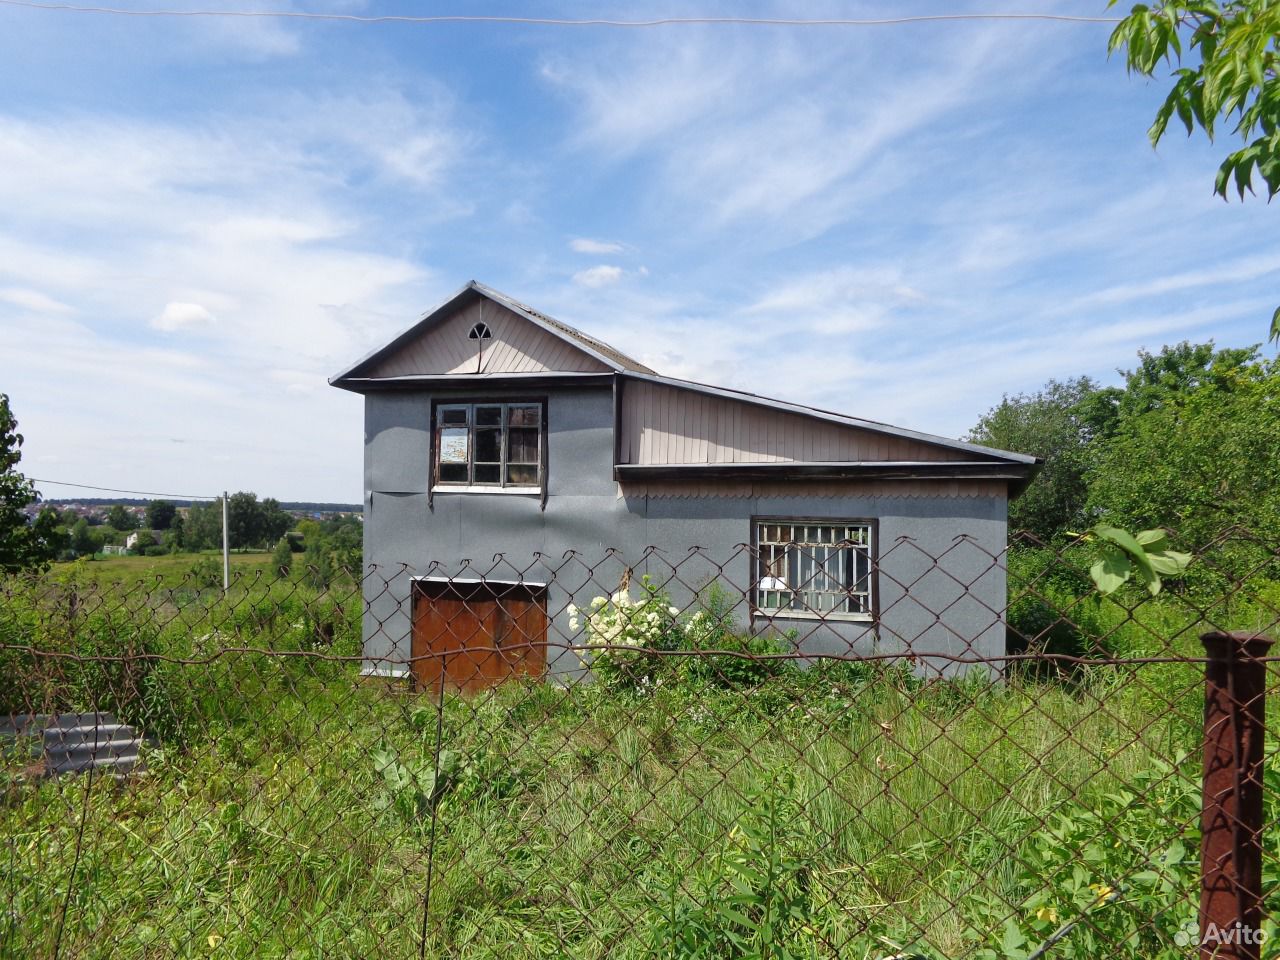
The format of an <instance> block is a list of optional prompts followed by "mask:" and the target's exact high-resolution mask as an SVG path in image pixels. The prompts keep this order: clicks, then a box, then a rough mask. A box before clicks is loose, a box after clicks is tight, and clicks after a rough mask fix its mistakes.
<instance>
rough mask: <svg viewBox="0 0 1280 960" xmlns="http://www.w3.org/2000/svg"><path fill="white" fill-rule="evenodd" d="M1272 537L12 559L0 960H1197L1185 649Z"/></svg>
mask: <svg viewBox="0 0 1280 960" xmlns="http://www.w3.org/2000/svg"><path fill="white" fill-rule="evenodd" d="M1278 546H1280V545H1277V544H1275V543H1270V542H1267V541H1265V540H1263V539H1260V538H1258V537H1255V536H1252V535H1250V534H1249V533H1248V532H1246V531H1242V530H1230V531H1226V532H1224V533H1223V534H1222V536H1220V537H1218V538H1217V539H1215V540H1214V541H1213V542H1212V543H1209V544H1204V545H1201V548H1200V549H1199V550H1198V551H1197V552H1196V556H1195V559H1194V561H1193V563H1192V565H1191V567H1190V568H1189V570H1188V573H1187V575H1186V577H1184V578H1183V579H1181V580H1178V581H1175V582H1171V583H1166V584H1165V590H1164V591H1163V592H1162V593H1161V594H1160V595H1159V596H1156V597H1152V596H1150V595H1148V594H1147V593H1146V592H1145V591H1143V590H1141V589H1140V588H1138V587H1136V586H1133V585H1130V586H1126V587H1125V588H1123V589H1122V590H1120V591H1119V592H1117V593H1116V594H1114V595H1112V596H1111V597H1106V598H1104V597H1100V596H1099V595H1098V594H1097V593H1096V591H1094V589H1093V588H1092V584H1091V582H1090V580H1089V577H1088V565H1089V563H1091V562H1092V559H1093V558H1092V557H1091V556H1090V554H1089V553H1088V550H1087V548H1082V547H1070V548H1066V549H1063V550H1058V549H1052V548H1049V547H1047V546H1044V545H1040V544H1036V543H1032V542H1019V543H1018V544H1017V545H1016V546H1015V547H1014V549H1013V550H1012V551H1011V552H1009V553H1008V554H1005V553H1001V554H999V555H990V554H986V553H983V552H982V548H981V547H980V546H979V545H977V544H975V543H974V542H973V541H971V540H968V539H967V538H958V539H957V540H956V541H955V543H954V545H953V546H952V547H951V548H949V549H948V550H947V551H943V552H941V553H940V554H938V555H930V554H927V553H925V552H924V551H923V550H921V549H920V547H919V546H918V545H916V544H915V543H914V542H913V541H910V540H902V541H899V542H897V543H894V544H886V545H881V547H880V550H879V555H878V556H871V555H870V554H869V553H866V554H865V555H866V556H867V558H868V565H867V566H865V567H858V565H857V563H856V562H854V561H855V559H856V558H853V553H852V552H850V551H852V550H853V547H852V546H850V545H849V544H846V543H842V542H840V541H836V542H833V543H831V544H830V545H829V546H828V547H827V548H826V549H825V550H818V549H817V548H815V547H813V546H812V545H806V546H804V547H794V546H793V548H790V549H792V552H791V553H790V554H789V555H787V557H786V558H785V562H786V563H788V564H790V567H789V568H788V572H787V576H786V577H782V576H780V575H779V566H778V565H779V564H780V563H783V562H784V560H783V559H780V555H779V554H778V553H777V551H775V552H774V553H773V554H771V555H770V556H764V555H762V554H761V553H760V552H759V551H760V549H761V548H755V547H748V546H745V545H744V546H742V547H740V548H739V549H738V551H737V552H736V553H735V554H734V555H733V556H711V555H708V554H707V553H706V552H704V551H701V550H693V551H691V552H690V553H688V554H687V555H681V556H672V555H669V554H667V553H664V552H662V551H658V550H646V551H643V552H641V553H640V554H638V555H634V556H628V555H624V554H622V553H620V552H617V551H607V552H605V553H603V554H599V555H596V556H588V555H585V554H577V553H570V554H566V555H564V556H556V557H548V556H533V557H514V556H497V557H492V558H488V559H486V560H485V561H483V562H480V561H473V562H469V563H466V564H463V565H461V566H455V567H452V568H446V567H445V566H443V565H433V566H432V567H431V568H429V569H415V568H412V567H409V566H400V567H395V568H386V567H377V568H370V569H368V570H366V571H363V572H362V573H359V574H356V575H351V574H342V573H339V574H338V575H336V576H329V575H328V574H327V572H323V571H317V570H302V569H295V570H293V571H291V572H278V571H274V572H268V571H267V570H266V569H265V568H264V569H263V570H259V571H258V572H252V573H241V574H238V575H237V577H236V578H235V580H234V582H233V583H232V585H231V588H230V590H228V591H227V592H226V593H225V594H224V592H223V591H222V589H221V584H220V583H219V582H218V579H217V577H216V576H213V577H210V571H208V570H206V569H204V568H202V567H201V566H199V565H197V566H196V567H194V568H192V570H191V571H189V572H186V571H184V572H182V573H179V574H165V575H161V576H156V577H153V578H152V579H150V580H144V581H141V582H137V581H135V582H127V583H98V582H95V581H94V579H93V570H94V565H93V564H87V565H82V566H79V567H75V568H72V569H69V570H68V569H60V570H59V571H58V572H57V573H54V574H46V575H40V576H32V577H25V578H14V579H10V580H8V581H6V582H5V583H4V586H3V595H2V596H0V603H2V606H0V698H2V699H3V704H0V722H3V723H4V724H5V730H4V741H3V743H4V748H5V753H4V776H5V780H4V790H3V806H2V807H0V836H3V839H4V844H5V848H4V851H3V857H4V865H3V870H2V873H3V877H4V879H3V881H2V896H3V903H2V904H0V909H2V910H3V913H2V914H0V956H4V957H40V958H43V957H68V958H69V957H112V958H115V957H138V958H143V957H146V958H152V957H173V956H181V957H189V956H202V957H203V956H218V957H223V956H225V957H361V958H363V957H407V958H409V957H421V956H425V957H467V958H481V957H495V958H502V960H516V958H526V957H527V958H533V957H574V958H597V957H598V958H604V957H609V958H631V957H635V958H642V957H645V958H649V957H652V958H657V957H670V958H694V957H706V958H734V957H741V958H747V957H761V958H764V957H769V958H784V957H797V958H798V957H805V958H809V957H839V958H847V957H852V958H886V957H894V958H899V957H901V958H907V957H921V958H938V960H940V958H1010V960H1027V958H1031V957H1054V958H1059V957H1062V958H1065V957H1074V958H1102V957H1106V958H1142V960H1148V958H1175V957H1177V958H1183V957H1190V956H1195V955H1197V951H1198V949H1199V946H1198V944H1199V943H1200V939H1201V931H1200V930H1199V927H1198V925H1197V915H1198V910H1199V906H1200V898H1201V880H1200V875H1201V867H1200V845H1201V833H1200V831H1201V812H1202V811H1201V789H1202V781H1201V773H1202V771H1201V764H1202V756H1203V754H1204V744H1205V662H1206V661H1205V650H1204V647H1203V646H1202V645H1201V643H1200V640H1199V637H1200V635H1201V634H1202V633H1204V632H1206V631H1209V630H1213V629H1221V630H1245V631H1251V632H1253V633H1257V634H1268V633H1271V634H1274V632H1275V629H1276V626H1277V623H1280V550H1278V549H1277V547H1278ZM787 549H788V548H787V547H785V545H784V547H783V553H785V552H786V550H787ZM806 551H808V553H807V554H806ZM961 556H963V562H958V559H959V558H961ZM979 561H980V562H979ZM850 563H852V566H845V567H841V568H840V569H841V570H842V571H844V572H842V573H838V574H837V573H835V572H833V570H834V569H835V567H834V566H833V565H838V564H850ZM802 571H803V573H802ZM850 571H852V572H850ZM958 571H963V572H958ZM1006 582H1007V596H1008V598H1009V599H1008V602H1007V603H992V602H991V601H990V599H989V598H990V597H991V596H993V595H998V596H1002V597H1003V596H1005V595H1006V589H1005V588H1003V587H1002V584H1004V583H1006ZM978 583H981V584H982V585H983V586H982V588H981V589H978V587H977V586H976V584H978ZM1253 655H1255V656H1262V655H1261V653H1260V652H1259V651H1258V650H1254V653H1253ZM1262 660H1263V662H1264V663H1265V671H1266V673H1265V676H1266V686H1268V687H1270V686H1274V679H1275V675H1274V663H1273V662H1272V661H1271V659H1270V657H1269V656H1262ZM1233 689H1234V688H1233ZM1250 696H1254V694H1250ZM1273 729H1274V728H1273V727H1269V728H1268V732H1270V731H1271V730H1273ZM1274 749H1275V745H1274V743H1273V742H1272V741H1271V739H1268V741H1267V743H1266V744H1265V753H1266V755H1267V756H1268V757H1270V755H1271V753H1272V752H1273V750H1274ZM1242 764H1243V761H1239V762H1236V766H1235V769H1236V779H1237V781H1238V780H1239V770H1240V769H1243V766H1242ZM1248 775H1249V776H1255V775H1256V771H1254V772H1252V773H1249V774H1248ZM1265 776H1266V777H1267V785H1268V787H1270V786H1271V785H1272V784H1273V783H1277V782H1276V781H1273V780H1272V779H1271V778H1272V777H1273V773H1272V772H1271V771H1268V772H1267V773H1266V774H1265ZM1277 785H1280V783H1277ZM1264 793H1265V796H1264V799H1263V804H1264V810H1263V815H1262V822H1263V824H1264V828H1265V829H1264V831H1263V834H1262V849H1261V856H1262V866H1263V873H1264V878H1265V886H1264V897H1265V898H1266V900H1265V902H1264V903H1263V909H1264V913H1267V914H1269V913H1271V912H1273V911H1272V910H1271V909H1270V908H1273V907H1275V906H1276V905H1277V904H1276V903H1275V902H1274V900H1275V897H1276V887H1275V878H1276V870H1277V857H1276V852H1277V846H1276V844H1277V837H1280V831H1277V830H1275V829H1274V827H1275V820H1276V817H1277V815H1278V814H1280V799H1278V798H1280V791H1277V790H1274V789H1267V790H1266V791H1264ZM1236 826H1238V825H1236ZM1238 832H1239V831H1238V830H1237V833H1238ZM1253 839H1256V837H1254V838H1253ZM1249 840H1250V838H1249V837H1245V838H1244V841H1242V842H1248V841H1249ZM1269 931H1270V927H1269V925H1268V926H1265V927H1264V929H1263V936H1265V935H1266V933H1268V932H1269ZM1266 949H1267V948H1266V947H1265V946H1264V947H1263V950H1264V955H1265V950H1266ZM1224 955H1231V956H1235V954H1224ZM1242 955H1243V954H1242Z"/></svg>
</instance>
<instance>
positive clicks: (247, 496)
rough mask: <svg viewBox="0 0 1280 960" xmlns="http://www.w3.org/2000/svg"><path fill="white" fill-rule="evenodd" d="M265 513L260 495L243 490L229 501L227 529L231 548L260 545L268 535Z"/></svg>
mask: <svg viewBox="0 0 1280 960" xmlns="http://www.w3.org/2000/svg"><path fill="white" fill-rule="evenodd" d="M265 519H266V518H265V514H264V512H263V509H262V504H261V503H259V502H258V495H257V494H256V493H251V492H250V491H248V490H241V491H239V492H237V493H233V494H232V495H231V499H230V500H228V501H227V531H228V535H229V536H230V539H231V549H233V550H248V549H249V548H250V547H253V546H258V545H260V544H261V543H262V542H263V540H264V539H265V537H266V523H265Z"/></svg>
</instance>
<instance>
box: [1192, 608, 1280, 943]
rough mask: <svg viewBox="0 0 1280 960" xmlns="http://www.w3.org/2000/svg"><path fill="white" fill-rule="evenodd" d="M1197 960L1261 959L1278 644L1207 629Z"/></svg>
mask: <svg viewBox="0 0 1280 960" xmlns="http://www.w3.org/2000/svg"><path fill="white" fill-rule="evenodd" d="M1200 640H1201V642H1202V643H1203V644H1204V648H1205V653H1206V655H1207V658H1208V662H1207V663H1206V664H1205V699H1204V775H1203V780H1202V790H1203V805H1202V807H1201V812H1200V829H1201V839H1200V875H1201V879H1200V884H1201V885H1200V957H1201V958H1202V960H1210V958H1213V960H1258V957H1259V955H1260V954H1261V939H1260V937H1259V933H1260V931H1261V929H1262V827H1263V824H1262V763H1263V760H1262V741H1263V736H1264V733H1265V718H1264V714H1265V709H1266V676H1267V665H1266V663H1265V662H1264V661H1262V660H1261V659H1260V658H1261V657H1264V656H1266V654H1267V651H1268V650H1269V649H1270V647H1271V644H1272V643H1273V641H1272V639H1271V638H1270V637H1266V636H1263V635H1261V634H1256V633H1221V632H1216V631H1215V632H1213V633H1206V634H1204V635H1203V636H1201V638H1200Z"/></svg>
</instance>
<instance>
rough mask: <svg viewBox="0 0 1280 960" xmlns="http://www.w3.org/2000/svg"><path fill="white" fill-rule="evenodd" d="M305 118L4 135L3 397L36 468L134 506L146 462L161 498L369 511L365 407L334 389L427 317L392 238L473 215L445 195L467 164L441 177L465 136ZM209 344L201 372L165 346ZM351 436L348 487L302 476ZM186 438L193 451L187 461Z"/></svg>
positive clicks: (341, 469)
mask: <svg viewBox="0 0 1280 960" xmlns="http://www.w3.org/2000/svg"><path fill="white" fill-rule="evenodd" d="M362 104H368V106H369V109H368V110H367V111H362V109H361V105H362ZM289 106H290V107H291V108H292V107H299V106H301V104H300V101H298V100H290V101H289ZM326 111H329V116H328V117H326V116H325V113H326ZM296 118H297V119H296V121H294V120H292V119H291V118H290V117H288V116H282V115H278V114H264V113H262V112H257V113H255V112H253V111H248V112H246V115H245V116H244V118H243V119H241V118H239V117H235V116H230V115H228V116H222V117H214V118H211V117H207V116H205V117H200V118H198V119H195V120H194V121H193V120H183V121H182V122H175V123H161V122H142V121H137V120H134V119H129V118H124V117H112V116H105V115H99V116H92V117H90V116H59V115H49V116H47V117H45V118H44V119H42V120H38V121H37V120H30V119H18V118H15V117H13V116H4V115H2V114H0V168H3V169H4V170H5V176H4V177H2V178H0V207H3V209H4V210H5V218H4V224H3V225H2V226H0V291H3V293H0V337H3V340H4V343H5V349H4V350H3V351H0V376H2V377H3V380H4V382H5V386H6V390H7V391H8V392H10V393H11V394H12V396H13V397H14V402H15V409H17V410H18V412H19V415H20V417H21V420H22V423H23V427H24V430H26V431H27V433H28V437H29V444H30V447H31V456H33V457H34V456H39V455H59V456H62V458H63V462H64V463H65V464H66V467H65V469H66V471H67V473H68V475H70V474H71V473H75V474H76V476H77V477H78V478H83V479H85V480H87V481H88V482H92V483H100V484H103V485H106V486H128V485H130V483H132V484H133V485H134V486H136V485H137V475H136V472H135V473H134V474H133V476H132V479H130V478H129V477H128V476H127V474H128V473H129V472H130V471H131V470H135V471H136V465H137V464H139V463H145V464H148V467H147V469H148V471H149V472H148V479H149V480H151V481H153V482H155V483H163V484H167V485H168V486H167V487H166V486H161V487H146V489H153V488H155V489H169V488H171V489H175V490H183V489H186V488H187V487H188V486H189V485H190V482H191V478H192V477H200V478H202V482H204V483H211V484H214V485H216V486H218V487H221V486H223V485H226V486H230V487H231V488H232V489H236V488H237V487H241V488H244V489H259V490H261V491H263V492H264V493H275V494H277V495H286V496H322V497H324V498H332V497H334V496H335V495H340V496H342V497H344V498H345V497H347V496H350V497H351V498H352V499H355V498H356V496H357V495H358V490H359V466H358V464H359V441H360V427H359V403H358V402H357V401H356V400H355V398H353V397H351V396H350V395H347V394H343V393H340V392H339V391H335V390H331V389H329V388H328V387H327V386H324V375H323V374H322V373H320V372H319V371H322V370H325V371H330V372H332V371H333V370H337V369H339V368H340V367H341V366H343V365H345V364H347V363H349V362H351V361H352V360H353V359H355V358H356V357H358V356H360V355H362V354H363V353H365V352H367V351H368V350H369V349H370V348H371V347H372V346H373V345H375V344H376V343H378V342H379V341H381V340H382V339H384V338H385V337H386V336H387V335H389V333H390V332H391V331H393V330H396V329H400V328H402V327H404V326H405V325H406V323H407V322H408V321H409V320H410V319H412V317H414V316H415V315H417V313H418V312H419V310H420V307H421V305H422V302H424V301H429V300H430V299H431V298H430V296H429V295H426V294H425V293H424V292H423V291H422V290H421V289H419V287H418V285H419V284H421V283H423V282H424V281H426V280H428V279H429V278H430V276H431V274H430V272H429V271H428V270H427V269H425V268H424V267H423V266H422V265H420V264H419V263H418V262H416V260H414V259H410V258H409V257H408V256H406V255H404V254H403V253H402V252H401V251H400V250H397V249H396V243H395V241H394V240H391V239H388V236H389V235H388V230H387V226H388V224H395V223H398V222H400V221H401V220H404V221H412V222H413V224H414V226H415V228H420V227H421V226H422V225H423V224H427V225H430V224H433V223H436V222H438V221H439V219H440V218H442V217H447V216H451V215H454V211H456V210H458V209H461V207H460V205H459V204H457V203H455V202H453V201H451V200H450V199H449V197H448V196H447V195H446V194H447V193H448V184H449V177H450V176H452V171H453V166H452V164H453V163H454V160H456V158H457V157H458V156H459V154H458V153H457V152H454V153H451V154H450V158H451V159H450V160H449V162H448V163H445V164H439V163H434V161H428V160H427V159H426V157H427V154H428V153H430V149H429V147H428V146H427V144H428V143H429V142H434V141H432V140H431V138H432V137H434V136H435V135H436V133H437V132H438V130H439V129H440V128H441V126H442V125H447V124H448V123H449V120H448V116H447V115H445V116H439V117H432V116H428V115H426V114H424V113H423V112H422V111H420V110H419V109H418V108H416V107H412V106H409V105H408V104H407V101H405V100H404V98H402V97H401V96H399V95H398V94H391V95H389V96H388V97H387V98H386V99H385V100H382V101H378V100H365V101H361V100H351V101H341V102H338V101H335V100H333V99H332V98H325V97H321V98H320V99H319V100H318V101H316V102H312V103H310V104H306V105H305V109H299V110H298V112H297V113H296ZM347 121H350V123H349V124H348V122H347ZM414 130H419V131H420V132H421V135H422V139H415V138H414V136H413V135H412V133H413V131H414ZM353 141H359V142H353ZM458 142H459V143H466V142H468V140H467V138H466V137H460V138H459V139H458ZM405 145H407V146H405ZM397 151H399V152H397ZM428 180H432V181H433V182H430V183H429V182H426V181H428ZM371 197H372V198H377V199H384V198H386V197H394V201H395V212H396V216H395V217H390V218H387V219H385V220H379V219H378V217H377V216H376V215H375V214H374V210H373V208H372V207H371V205H370V203H369V201H370V198H371ZM437 198H442V199H440V202H437ZM384 251H387V252H384ZM452 280H453V278H450V282H452ZM71 316H74V317H76V318H77V319H79V318H85V319H84V323H83V324H76V323H71V322H70V321H69V319H67V318H69V317H71ZM215 318H216V321H215ZM55 320H56V321H57V323H56V324H55V323H53V322H52V321H55ZM197 329H198V330H200V332H201V334H202V339H201V348H200V351H201V352H200V353H199V354H194V353H187V352H184V351H176V350H168V349H164V348H163V347H162V344H163V343H164V340H162V337H163V336H164V335H165V334H172V333H174V332H176V331H189V330H197ZM286 365H287V366H288V368H289V369H288V370H285V367H286ZM282 370H285V372H284V373H281V372H280V371H282ZM51 384H57V389H56V390H51V389H50V385H51ZM321 387H323V389H321ZM264 411H272V412H273V415H272V416H264ZM277 413H278V416H277V415H276V414H277ZM280 417H288V418H289V419H288V421H287V422H288V427H287V429H282V421H281V419H280ZM335 436H337V437H339V440H338V445H337V451H339V452H332V453H330V452H326V453H324V454H322V455H321V456H322V458H324V457H332V459H329V460H325V461H324V462H326V463H328V464H330V465H332V466H333V467H334V469H333V470H332V471H330V470H322V471H315V470H310V469H305V470H303V469H300V468H299V465H300V464H305V463H308V462H310V463H315V462H316V459H315V458H316V451H317V450H326V447H328V446H329V445H331V444H332V443H333V441H334V438H335ZM170 437H178V438H182V439H184V440H187V443H185V444H184V445H183V447H182V448H181V449H182V454H181V456H175V453H174V451H175V447H174V446H173V444H172V443H170V442H169V439H168V438H170ZM348 441H349V442H348ZM158 445H159V446H158ZM121 448H127V449H129V450H130V456H129V457H128V458H126V460H125V461H123V465H122V466H121V467H119V468H118V469H115V468H112V467H111V464H113V463H116V462H118V461H120V458H119V456H118V450H119V449H121ZM267 451H269V452H270V455H269V456H268V455H267V454H266V452H267ZM113 469H115V472H113ZM325 475H327V478H326V479H320V478H321V477H322V476H325ZM184 480H186V481H187V483H186V484H183V481H184ZM113 481H114V482H113ZM122 481H126V482H122ZM337 491H346V493H341V494H339V493H337ZM192 492H197V493H198V492H201V491H200V490H195V491H192Z"/></svg>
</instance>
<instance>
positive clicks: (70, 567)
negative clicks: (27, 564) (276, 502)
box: [53, 550, 271, 583]
mask: <svg viewBox="0 0 1280 960" xmlns="http://www.w3.org/2000/svg"><path fill="white" fill-rule="evenodd" d="M205 558H210V559H213V560H215V561H216V562H217V564H218V569H219V570H221V569H222V553H221V552H220V551H217V550H205V551H202V552H200V553H171V554H166V555H165V556H161V557H135V556H122V557H108V556H98V557H97V558H95V559H93V560H84V561H80V562H75V561H72V562H70V563H59V564H55V565H54V567H53V576H54V577H59V578H64V577H77V578H80V579H84V580H88V581H92V582H96V583H111V582H112V581H116V580H126V581H131V582H132V581H137V580H148V581H150V580H155V579H157V578H158V579H159V580H161V581H162V582H165V583H175V582H177V581H178V580H180V579H182V578H183V577H185V576H186V575H187V574H188V573H189V572H190V570H191V567H192V565H193V564H195V563H197V562H198V561H200V560H205V562H208V561H207V560H206V559H205ZM229 559H230V561H231V568H232V569H233V570H235V571H237V572H240V573H250V572H259V571H267V570H269V569H270V566H271V554H270V552H267V551H261V550H253V551H245V552H240V551H234V552H232V553H231V554H230V558H229Z"/></svg>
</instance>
